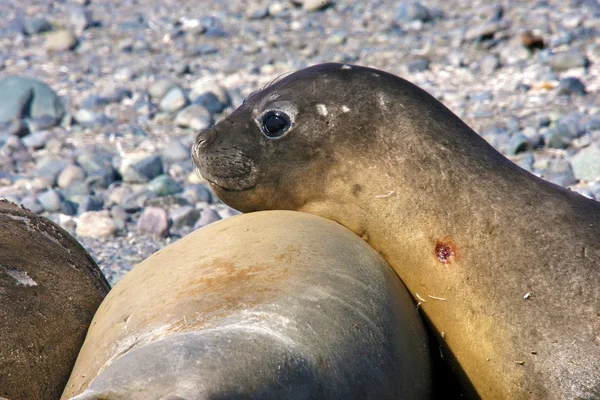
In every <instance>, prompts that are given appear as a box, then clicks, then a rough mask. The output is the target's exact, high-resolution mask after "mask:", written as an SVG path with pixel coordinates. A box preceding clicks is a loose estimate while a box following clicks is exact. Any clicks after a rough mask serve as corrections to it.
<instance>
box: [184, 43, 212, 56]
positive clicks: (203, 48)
mask: <svg viewBox="0 0 600 400" xmlns="http://www.w3.org/2000/svg"><path fill="white" fill-rule="evenodd" d="M218 52H219V49H217V48H216V47H215V46H211V45H209V44H199V45H196V46H193V47H190V48H188V49H187V50H186V51H185V56H186V57H190V58H194V57H201V56H204V55H208V54H215V53H218Z"/></svg>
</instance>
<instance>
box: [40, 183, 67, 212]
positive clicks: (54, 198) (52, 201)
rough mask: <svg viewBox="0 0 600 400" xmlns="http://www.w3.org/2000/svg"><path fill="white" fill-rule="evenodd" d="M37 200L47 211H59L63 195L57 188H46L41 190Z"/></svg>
mask: <svg viewBox="0 0 600 400" xmlns="http://www.w3.org/2000/svg"><path fill="white" fill-rule="evenodd" d="M37 200H38V202H39V203H40V204H41V206H42V207H44V210H46V211H48V212H51V213H52V212H59V211H60V209H61V203H62V200H63V197H62V195H61V193H60V192H59V191H58V190H53V189H51V190H47V191H45V192H42V193H40V194H39V195H38V197H37Z"/></svg>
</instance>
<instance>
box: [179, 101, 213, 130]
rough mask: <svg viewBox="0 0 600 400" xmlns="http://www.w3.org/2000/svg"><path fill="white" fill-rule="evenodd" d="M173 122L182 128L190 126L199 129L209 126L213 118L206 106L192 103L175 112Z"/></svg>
mask: <svg viewBox="0 0 600 400" xmlns="http://www.w3.org/2000/svg"><path fill="white" fill-rule="evenodd" d="M174 122H175V125H177V126H180V127H182V128H191V129H193V130H195V131H200V130H203V129H206V128H208V127H210V126H211V125H212V123H213V119H212V116H211V114H210V112H209V111H208V110H207V109H206V107H204V106H201V105H199V104H192V105H191V106H188V107H186V108H184V109H183V110H181V111H180V112H179V113H177V115H176V116H175V121H174Z"/></svg>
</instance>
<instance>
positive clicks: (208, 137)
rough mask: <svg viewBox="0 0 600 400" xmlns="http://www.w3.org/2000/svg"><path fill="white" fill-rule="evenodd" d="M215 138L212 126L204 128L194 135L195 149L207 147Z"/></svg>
mask: <svg viewBox="0 0 600 400" xmlns="http://www.w3.org/2000/svg"><path fill="white" fill-rule="evenodd" d="M214 138H215V132H214V130H213V129H212V128H209V129H206V130H204V131H202V132H200V133H199V134H198V136H196V143H195V147H196V149H205V148H206V147H208V146H209V145H210V144H211V143H212V142H213V140H214Z"/></svg>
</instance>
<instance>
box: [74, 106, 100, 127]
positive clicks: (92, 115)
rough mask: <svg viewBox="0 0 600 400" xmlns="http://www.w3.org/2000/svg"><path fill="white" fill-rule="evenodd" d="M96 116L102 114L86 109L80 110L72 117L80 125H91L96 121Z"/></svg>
mask: <svg viewBox="0 0 600 400" xmlns="http://www.w3.org/2000/svg"><path fill="white" fill-rule="evenodd" d="M98 115H102V113H101V112H100V113H97V112H95V111H92V110H89V109H87V108H80V109H79V110H77V112H76V113H75V115H74V116H73V117H74V118H75V120H76V121H77V122H78V123H79V124H81V125H93V124H94V123H95V122H96V120H97V119H98Z"/></svg>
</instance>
